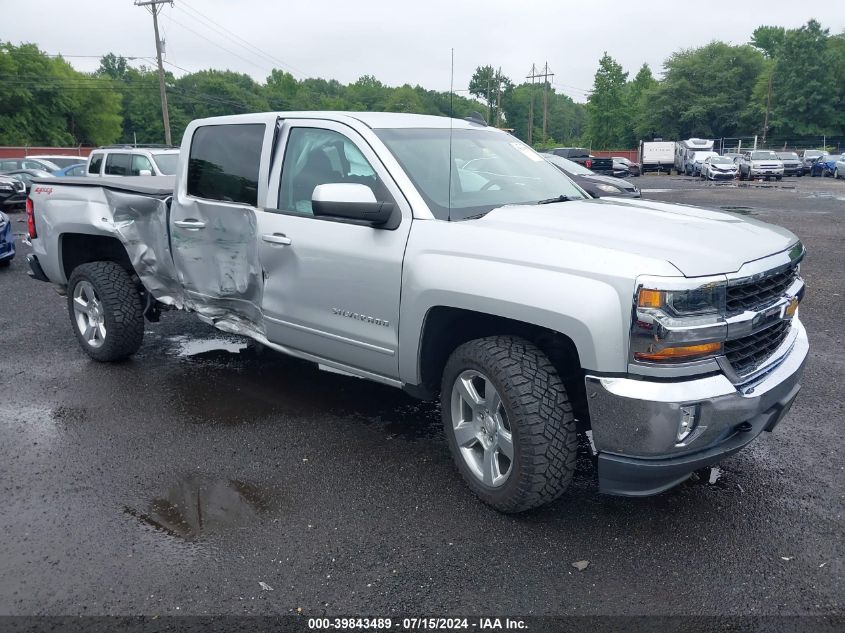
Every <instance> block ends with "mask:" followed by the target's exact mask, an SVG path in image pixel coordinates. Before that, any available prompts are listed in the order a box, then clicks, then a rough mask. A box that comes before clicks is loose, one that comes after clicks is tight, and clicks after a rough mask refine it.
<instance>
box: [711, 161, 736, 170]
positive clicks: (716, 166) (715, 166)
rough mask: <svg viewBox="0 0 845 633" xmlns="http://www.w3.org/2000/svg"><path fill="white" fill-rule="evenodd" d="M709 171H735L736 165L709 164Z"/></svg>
mask: <svg viewBox="0 0 845 633" xmlns="http://www.w3.org/2000/svg"><path fill="white" fill-rule="evenodd" d="M710 168H711V169H718V170H719V171H736V165H733V164H731V163H711V164H710Z"/></svg>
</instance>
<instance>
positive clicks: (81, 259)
mask: <svg viewBox="0 0 845 633" xmlns="http://www.w3.org/2000/svg"><path fill="white" fill-rule="evenodd" d="M60 252H61V254H62V262H61V264H62V272H63V273H64V276H65V279H70V276H71V274H73V271H74V270H75V269H76V268H78V267H79V266H81V265H82V264H90V263H92V262H103V261H107V262H114V263H116V264H117V265H119V266H120V267H121V268H123V269H124V270H125V271H126V272H127V273H129V276H130V278H131V279H132V281H133V282H134V283H135V285H136V287H137V288H138V292H139V293H140V295H141V301H142V305H143V306H144V316H145V317H147V319H148V320H150V321H158V317H159V314H160V306H159V305H158V304H157V302H156V301H155V299H154V298H153V297H152V295H150V294H149V293H148V292H147V290H146V288H144V285H143V284H142V283H141V279H140V278H139V277H138V275H137V274H136V273H135V268H134V267H133V266H132V261H131V260H130V259H129V254H128V253H127V252H126V248H125V247H124V246H123V244H122V243H121V241H120V240H119V239H117V238H116V237H110V236H108V235H89V234H85V233H65V234H63V235H62V236H61V245H60Z"/></svg>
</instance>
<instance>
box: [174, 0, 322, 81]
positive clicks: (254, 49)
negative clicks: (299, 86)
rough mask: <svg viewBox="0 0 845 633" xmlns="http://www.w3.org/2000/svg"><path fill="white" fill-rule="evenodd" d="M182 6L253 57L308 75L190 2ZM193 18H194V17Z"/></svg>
mask: <svg viewBox="0 0 845 633" xmlns="http://www.w3.org/2000/svg"><path fill="white" fill-rule="evenodd" d="M182 4H184V5H185V8H187V9H188V10H190V11H191V12H192V13H193V14H194V15H195V16H196V17H198V18H199V19H200V20H202V21H204V22H206V24H205V26H206V28H209V29H213V30H216V31H217V32H218V33H220V34H226V35H229V36H230V37H233V38H234V39H235V40H237V41H236V42H235V43H236V44H239V45H240V46H241V47H242V48H244V49H245V50H248V51H250V52H252V54H253V55H256V54H257V55H258V56H261V57H264V58H265V59H267V60H269V61H270V62H272V63H273V64H276V65H278V66H280V67H281V68H287V69H288V70H290V71H291V72H292V73H295V74H298V75H301V76H303V77H304V76H305V75H306V74H307V73H305V72H303V71H301V70H299V69H298V68H296V67H294V66H291V65H290V64H287V63H285V62H283V61H282V60H280V59H279V58H278V57H275V56H274V55H271V54H270V53H268V52H267V51H265V50H264V49H262V48H259V47H258V46H256V45H255V44H253V43H252V42H250V41H249V40H247V39H244V38H243V37H241V36H240V35H238V34H237V33H235V32H233V31H232V30H230V29H228V28H226V27H225V26H223V25H222V24H220V23H219V22H215V21H214V20H212V19H211V18H210V17H208V16H207V15H205V14H203V13H202V12H200V11H197V10H196V9H194V8H193V7H192V6H191V5H190V4H189V3H188V2H182ZM176 8H177V9H179V10H180V11H182V12H183V13H185V14H186V15H189V14H187V12H185V11H184V9H182V7H176ZM191 17H192V18H193V17H194V16H193V15H192V16H191Z"/></svg>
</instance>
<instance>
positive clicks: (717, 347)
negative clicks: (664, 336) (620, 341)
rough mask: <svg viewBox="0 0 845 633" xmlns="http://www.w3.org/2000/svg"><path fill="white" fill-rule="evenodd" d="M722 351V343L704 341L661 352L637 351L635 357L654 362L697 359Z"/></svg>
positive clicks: (669, 348)
mask: <svg viewBox="0 0 845 633" xmlns="http://www.w3.org/2000/svg"><path fill="white" fill-rule="evenodd" d="M721 351H722V344H721V343H702V344H701V345H683V346H680V347H667V348H665V349H662V350H660V351H659V352H635V353H634V358H636V359H637V360H646V361H653V362H661V361H673V360H675V361H684V360H695V359H696V358H700V357H702V356H712V355H714V354H719V353H720V352H721Z"/></svg>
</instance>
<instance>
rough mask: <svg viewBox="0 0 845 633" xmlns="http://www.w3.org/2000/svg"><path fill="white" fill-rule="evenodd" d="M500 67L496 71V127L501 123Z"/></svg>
mask: <svg viewBox="0 0 845 633" xmlns="http://www.w3.org/2000/svg"><path fill="white" fill-rule="evenodd" d="M501 111H502V67H501V66H499V70H498V71H497V72H496V127H499V126H500V125H501V124H502V117H501V115H500V113H501Z"/></svg>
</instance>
